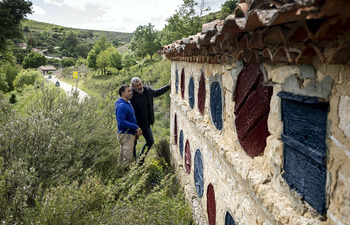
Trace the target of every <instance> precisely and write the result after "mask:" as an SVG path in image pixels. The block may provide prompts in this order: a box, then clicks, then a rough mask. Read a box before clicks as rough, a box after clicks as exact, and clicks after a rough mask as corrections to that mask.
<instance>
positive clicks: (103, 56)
mask: <svg viewBox="0 0 350 225" xmlns="http://www.w3.org/2000/svg"><path fill="white" fill-rule="evenodd" d="M108 54H109V53H108V51H107V50H105V51H103V52H100V54H98V55H97V59H96V66H97V68H99V69H101V71H102V75H105V74H106V68H107V66H108Z"/></svg>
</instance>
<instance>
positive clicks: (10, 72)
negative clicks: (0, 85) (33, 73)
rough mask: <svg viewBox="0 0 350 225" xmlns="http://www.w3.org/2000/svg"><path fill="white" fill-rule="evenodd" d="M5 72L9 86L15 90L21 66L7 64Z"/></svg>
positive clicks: (11, 89)
mask: <svg viewBox="0 0 350 225" xmlns="http://www.w3.org/2000/svg"><path fill="white" fill-rule="evenodd" d="M4 73H5V76H6V82H7V84H8V86H9V89H8V90H9V91H13V89H14V85H13V83H14V80H15V79H16V77H17V75H18V73H19V68H18V66H16V65H11V64H7V65H6V66H5V67H4Z"/></svg>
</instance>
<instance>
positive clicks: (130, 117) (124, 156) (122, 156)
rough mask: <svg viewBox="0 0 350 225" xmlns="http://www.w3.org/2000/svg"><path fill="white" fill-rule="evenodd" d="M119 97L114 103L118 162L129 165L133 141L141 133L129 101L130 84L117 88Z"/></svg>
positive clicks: (131, 160) (130, 95)
mask: <svg viewBox="0 0 350 225" xmlns="http://www.w3.org/2000/svg"><path fill="white" fill-rule="evenodd" d="M119 95H120V98H119V99H118V100H117V101H116V103H115V116H116V118H117V124H118V139H119V142H120V145H121V147H120V153H119V162H120V163H122V164H124V165H125V166H130V165H131V164H132V162H133V149H134V142H135V140H136V138H137V137H139V136H140V135H141V134H142V131H141V128H140V127H138V125H137V121H136V117H135V111H134V108H133V107H132V105H131V103H130V99H131V98H132V91H131V89H130V86H128V85H122V86H121V87H120V88H119Z"/></svg>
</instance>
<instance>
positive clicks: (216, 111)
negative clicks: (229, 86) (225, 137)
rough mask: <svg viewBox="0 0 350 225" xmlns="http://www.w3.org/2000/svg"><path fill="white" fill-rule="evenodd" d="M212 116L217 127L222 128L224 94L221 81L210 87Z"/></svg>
mask: <svg viewBox="0 0 350 225" xmlns="http://www.w3.org/2000/svg"><path fill="white" fill-rule="evenodd" d="M210 109H211V117H212V120H213V123H214V125H215V127H216V128H217V129H218V130H221V129H222V96H221V86H220V83H219V82H213V83H212V84H211V87H210Z"/></svg>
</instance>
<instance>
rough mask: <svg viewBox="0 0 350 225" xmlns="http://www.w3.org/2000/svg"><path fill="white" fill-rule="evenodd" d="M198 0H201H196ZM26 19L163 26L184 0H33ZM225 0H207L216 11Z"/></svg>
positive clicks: (88, 25)
mask: <svg viewBox="0 0 350 225" xmlns="http://www.w3.org/2000/svg"><path fill="white" fill-rule="evenodd" d="M198 1H200V0H198ZM31 2H32V3H33V11H34V13H33V14H32V15H28V17H27V18H28V19H32V20H36V21H40V22H46V23H51V24H56V25H61V26H65V27H73V28H82V29H92V30H107V31H120V32H133V31H134V30H135V29H136V27H137V26H139V25H146V24H148V23H152V24H153V25H155V28H156V29H157V30H161V29H162V28H164V25H165V24H166V19H167V18H169V17H170V16H171V15H173V14H174V13H175V10H177V9H178V7H179V6H180V5H181V4H182V3H183V0H32V1H31ZM224 2H225V0H206V3H207V5H208V6H210V7H211V9H212V10H211V11H218V10H219V9H220V6H221V4H223V3H224Z"/></svg>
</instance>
